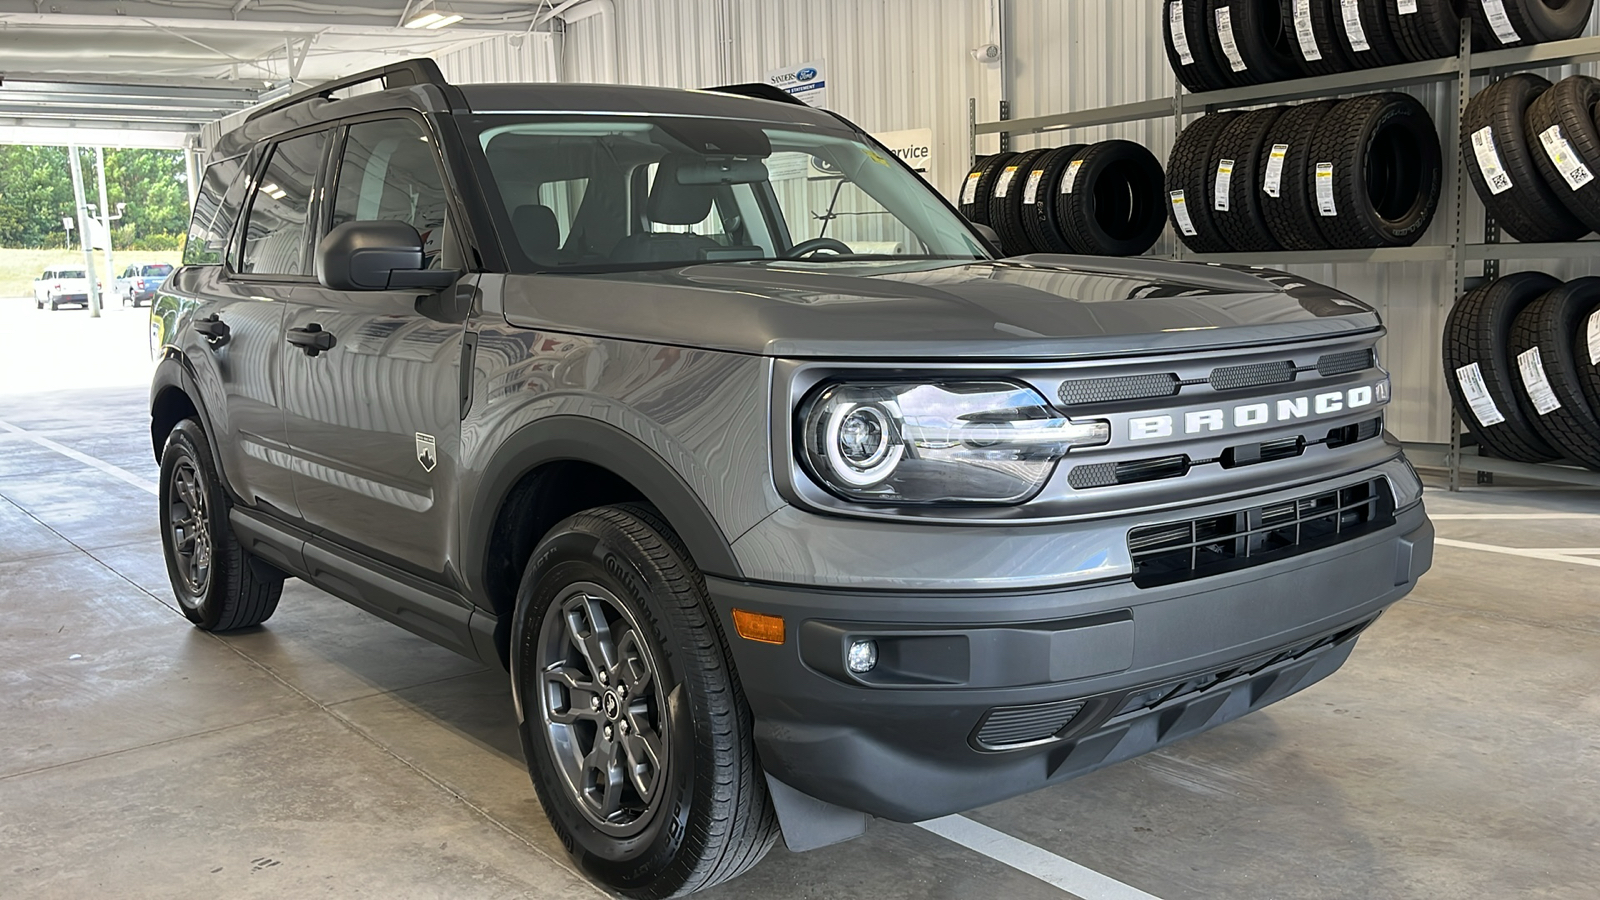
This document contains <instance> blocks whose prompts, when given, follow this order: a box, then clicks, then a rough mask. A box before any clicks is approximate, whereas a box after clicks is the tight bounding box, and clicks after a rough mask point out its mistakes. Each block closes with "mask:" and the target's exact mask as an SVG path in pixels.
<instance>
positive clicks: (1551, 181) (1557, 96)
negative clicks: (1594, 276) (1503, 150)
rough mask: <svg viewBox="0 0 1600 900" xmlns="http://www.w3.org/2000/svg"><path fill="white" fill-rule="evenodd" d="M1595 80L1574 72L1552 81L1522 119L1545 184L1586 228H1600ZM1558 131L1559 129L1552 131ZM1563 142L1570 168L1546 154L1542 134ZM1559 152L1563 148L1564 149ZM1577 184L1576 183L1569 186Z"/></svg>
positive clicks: (1599, 94)
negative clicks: (1552, 83)
mask: <svg viewBox="0 0 1600 900" xmlns="http://www.w3.org/2000/svg"><path fill="white" fill-rule="evenodd" d="M1597 108H1600V78H1590V77H1589V76H1587V75H1574V76H1572V77H1571V78H1566V79H1563V80H1561V81H1558V82H1556V83H1555V85H1554V86H1553V87H1551V88H1550V89H1549V90H1548V91H1545V92H1544V94H1542V95H1541V96H1540V97H1539V98H1538V99H1537V100H1534V101H1533V103H1532V104H1530V105H1529V106H1528V115H1527V118H1526V119H1525V120H1524V121H1523V125H1524V126H1525V129H1526V133H1527V135H1528V144H1529V146H1531V147H1532V148H1533V161H1534V164H1535V165H1537V166H1538V167H1539V174H1540V175H1543V176H1544V180H1545V183H1546V184H1548V185H1549V186H1550V189H1551V191H1552V192H1554V193H1555V195H1556V196H1557V197H1558V198H1560V200H1561V202H1562V204H1564V205H1565V206H1566V207H1567V209H1568V211H1570V212H1571V213H1572V215H1573V216H1575V217H1576V218H1577V219H1578V221H1580V222H1582V223H1583V224H1584V225H1586V226H1588V228H1589V230H1590V231H1600V123H1597V122H1596V121H1595V111H1596V109H1597ZM1555 129H1559V131H1557V130H1555ZM1546 135H1551V136H1552V137H1554V138H1555V139H1556V140H1557V141H1564V142H1565V144H1566V147H1567V148H1568V150H1570V159H1571V161H1572V162H1574V163H1577V165H1576V166H1575V167H1568V168H1566V169H1565V171H1564V170H1563V168H1562V167H1558V166H1557V165H1556V163H1555V161H1554V160H1553V159H1551V157H1550V148H1549V147H1547V146H1546V145H1545V136H1546ZM1563 153H1564V155H1565V153H1566V151H1563ZM1574 185H1576V187H1574Z"/></svg>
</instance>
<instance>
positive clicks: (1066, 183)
mask: <svg viewBox="0 0 1600 900" xmlns="http://www.w3.org/2000/svg"><path fill="white" fill-rule="evenodd" d="M1164 180H1165V175H1164V174H1163V173H1162V171H1161V162H1160V160H1158V159H1156V157H1155V155H1154V154H1152V153H1151V152H1150V151H1149V150H1147V149H1145V148H1144V147H1142V146H1140V145H1138V144H1135V143H1133V142H1131V141H1102V142H1100V143H1098V144H1073V145H1071V146H1067V147H1057V148H1053V149H1042V150H1029V151H1026V152H1023V153H1009V152H1008V153H997V154H995V155H993V156H986V157H983V158H982V159H979V160H978V162H977V164H976V165H974V166H973V167H972V170H971V171H970V172H968V173H967V177H966V179H965V180H964V181H963V183H962V188H961V197H960V203H959V205H960V208H961V212H962V214H963V215H965V216H966V217H967V218H968V219H970V220H972V221H973V222H977V223H979V224H981V225H988V226H990V227H991V228H993V229H994V230H995V233H997V234H998V235H999V236H1000V245H1001V250H1002V251H1003V252H1004V253H1005V254H1006V255H1007V256H1020V255H1023V254H1027V253H1080V254H1088V255H1094V256H1138V255H1139V254H1141V253H1144V252H1145V251H1147V250H1149V249H1150V248H1151V247H1153V246H1154V245H1155V242H1156V241H1157V240H1159V239H1160V237H1161V231H1162V229H1163V228H1164V227H1165V225H1166V214H1165V212H1163V204H1164V198H1165V192H1164V189H1163V185H1164Z"/></svg>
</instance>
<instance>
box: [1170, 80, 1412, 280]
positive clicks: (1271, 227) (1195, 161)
mask: <svg viewBox="0 0 1600 900" xmlns="http://www.w3.org/2000/svg"><path fill="white" fill-rule="evenodd" d="M1441 159H1442V157H1441V151H1440V147H1439V136H1438V132H1437V130H1436V128H1435V126H1434V123H1433V119H1432V117H1431V116H1429V115H1428V111H1427V110H1426V109H1425V108H1424V107H1423V106H1422V104H1421V103H1418V102H1417V100H1416V99H1415V98H1413V97H1411V96H1410V95H1409V94H1399V93H1387V94H1370V95H1367V96H1362V97H1355V98H1352V99H1349V100H1343V101H1332V100H1324V101H1318V102H1315V103H1305V104H1301V105H1299V106H1275V107H1268V108H1265V109H1256V110H1251V111H1248V112H1234V111H1227V112H1217V113H1211V114H1210V115H1206V116H1202V117H1201V118H1200V119H1197V120H1196V121H1195V122H1194V123H1192V124H1190V125H1189V127H1187V128H1185V129H1184V130H1183V132H1182V133H1181V134H1180V135H1178V140H1177V141H1176V143H1174V145H1173V148H1172V155H1171V157H1170V158H1169V159H1168V161H1167V212H1168V215H1169V217H1170V219H1171V222H1172V227H1173V230H1174V231H1175V232H1176V233H1177V235H1178V237H1179V238H1180V239H1181V240H1182V241H1183V242H1184V244H1185V245H1186V246H1188V247H1189V249H1191V250H1193V251H1194V252H1196V253H1222V252H1230V251H1231V252H1260V251H1272V250H1322V249H1330V248H1338V249H1362V248H1374V247H1402V246H1409V245H1411V244H1415V243H1416V242H1417V240H1418V239H1420V238H1421V237H1422V235H1423V233H1424V232H1425V231H1427V228H1428V225H1429V224H1430V223H1431V222H1432V221H1433V216H1434V214H1435V213H1436V212H1437V211H1438V207H1439V195H1440V188H1441V185H1442V182H1443V168H1442V166H1441Z"/></svg>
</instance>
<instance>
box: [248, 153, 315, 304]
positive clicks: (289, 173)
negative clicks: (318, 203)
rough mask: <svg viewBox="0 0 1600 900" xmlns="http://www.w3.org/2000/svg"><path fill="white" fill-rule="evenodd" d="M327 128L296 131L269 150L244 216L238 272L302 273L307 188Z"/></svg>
mask: <svg viewBox="0 0 1600 900" xmlns="http://www.w3.org/2000/svg"><path fill="white" fill-rule="evenodd" d="M327 139H328V133H327V132H325V131H319V132H317V133H316V134H306V135H301V136H300V137H297V138H291V139H289V140H287V141H282V142H280V143H278V144H276V145H274V146H273V148H272V150H271V151H269V152H270V153H271V156H270V157H269V158H268V160H267V167H266V169H265V170H264V171H263V172H262V174H261V180H260V182H259V183H258V184H257V185H256V191H255V196H254V197H253V198H252V199H251V203H250V216H249V218H248V219H246V221H245V232H244V246H243V248H242V250H241V252H240V255H239V271H240V272H243V273H245V274H253V275H303V274H305V273H307V272H309V271H310V268H309V267H308V266H307V265H306V255H307V254H306V226H307V224H308V222H309V216H308V213H309V212H310V209H311V190H312V188H313V186H315V184H316V180H317V168H318V166H320V165H321V163H322V152H323V147H324V145H325V143H326V141H327Z"/></svg>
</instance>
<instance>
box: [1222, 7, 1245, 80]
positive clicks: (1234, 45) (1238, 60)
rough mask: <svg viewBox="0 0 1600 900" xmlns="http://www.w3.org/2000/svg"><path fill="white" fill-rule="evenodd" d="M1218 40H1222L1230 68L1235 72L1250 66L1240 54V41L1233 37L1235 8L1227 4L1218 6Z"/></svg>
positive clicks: (1224, 53) (1223, 51)
mask: <svg viewBox="0 0 1600 900" xmlns="http://www.w3.org/2000/svg"><path fill="white" fill-rule="evenodd" d="M1217 40H1219V41H1221V42H1222V55H1224V56H1226V57H1227V58H1228V66H1229V67H1230V68H1232V69H1233V70H1234V71H1235V72H1243V71H1244V70H1245V69H1248V68H1249V66H1246V65H1245V64H1244V57H1243V56H1240V55H1239V42H1238V41H1237V40H1235V39H1234V37H1233V10H1232V9H1230V8H1228V7H1226V6H1219V7H1217Z"/></svg>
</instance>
